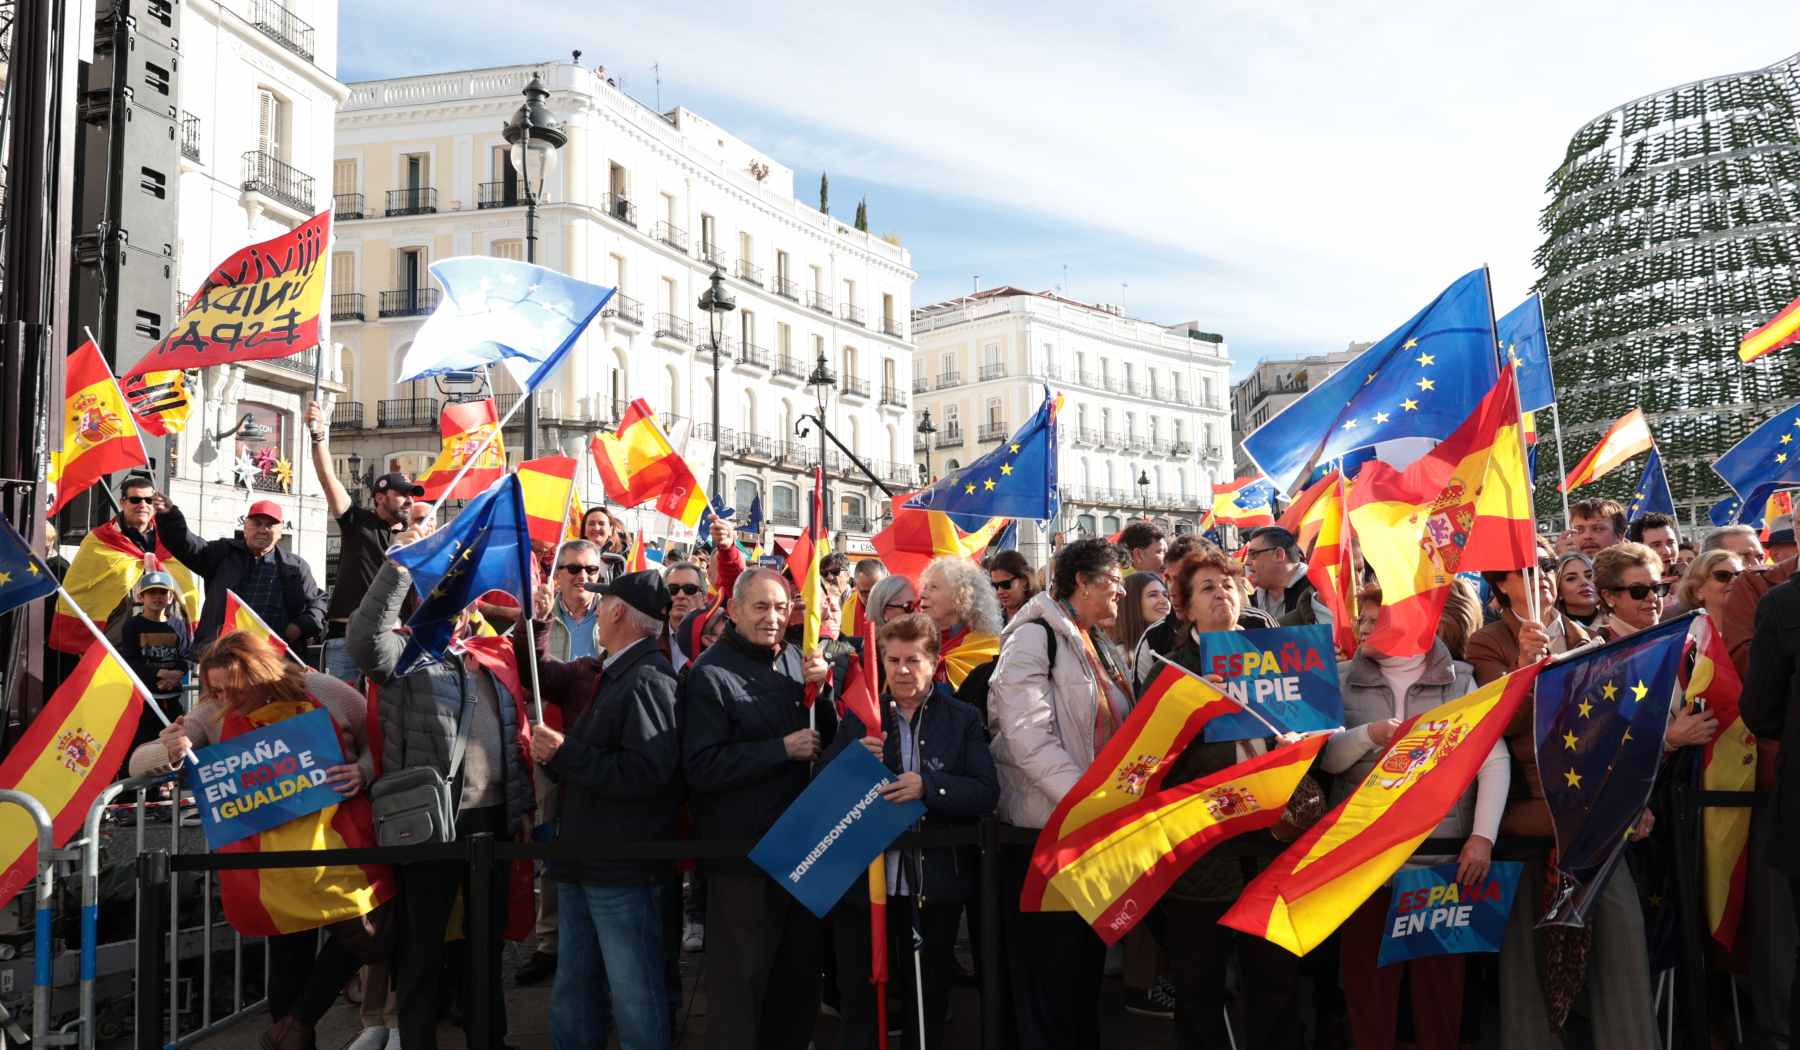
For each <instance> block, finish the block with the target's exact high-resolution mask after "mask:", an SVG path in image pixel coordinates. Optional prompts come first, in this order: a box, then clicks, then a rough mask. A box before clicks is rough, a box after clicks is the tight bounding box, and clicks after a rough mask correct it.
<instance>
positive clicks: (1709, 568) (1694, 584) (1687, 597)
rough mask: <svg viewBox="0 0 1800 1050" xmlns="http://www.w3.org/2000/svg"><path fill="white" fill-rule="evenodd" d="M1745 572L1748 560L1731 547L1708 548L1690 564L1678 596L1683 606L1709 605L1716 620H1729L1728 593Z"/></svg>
mask: <svg viewBox="0 0 1800 1050" xmlns="http://www.w3.org/2000/svg"><path fill="white" fill-rule="evenodd" d="M1743 572H1744V563H1743V561H1742V560H1741V559H1740V558H1738V556H1737V555H1736V554H1733V553H1732V552H1731V551H1726V550H1717V551H1707V552H1706V553H1705V554H1702V555H1700V556H1699V557H1698V558H1695V559H1694V560H1693V561H1692V562H1690V563H1689V564H1688V567H1687V572H1685V573H1683V574H1682V577H1681V582H1680V583H1678V584H1676V585H1675V598H1676V601H1677V602H1678V603H1679V604H1680V606H1681V608H1682V609H1683V610H1689V609H1705V610H1706V614H1707V615H1708V616H1711V617H1712V618H1713V622H1714V623H1717V624H1723V623H1724V622H1725V596H1726V595H1727V594H1729V593H1731V585H1732V583H1733V582H1735V581H1736V580H1737V578H1738V577H1739V576H1740V575H1742V574H1743Z"/></svg>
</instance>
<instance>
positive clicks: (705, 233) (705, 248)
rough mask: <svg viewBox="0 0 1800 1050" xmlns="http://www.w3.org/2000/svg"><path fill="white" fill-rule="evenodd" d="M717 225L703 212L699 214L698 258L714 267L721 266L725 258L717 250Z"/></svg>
mask: <svg viewBox="0 0 1800 1050" xmlns="http://www.w3.org/2000/svg"><path fill="white" fill-rule="evenodd" d="M716 227H717V223H716V222H715V221H714V220H713V217H712V216H710V215H708V214H706V213H705V212H701V213H700V257H701V258H702V259H705V260H706V261H707V262H709V263H712V264H713V265H715V266H718V265H723V263H724V260H725V256H724V254H723V253H722V252H721V251H720V249H719V239H718V231H717V228H716Z"/></svg>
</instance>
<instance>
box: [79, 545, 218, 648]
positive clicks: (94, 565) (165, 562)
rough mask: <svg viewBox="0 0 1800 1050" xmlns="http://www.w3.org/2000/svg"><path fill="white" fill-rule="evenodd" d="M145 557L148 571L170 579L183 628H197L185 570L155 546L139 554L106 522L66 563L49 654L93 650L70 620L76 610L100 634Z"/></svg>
mask: <svg viewBox="0 0 1800 1050" xmlns="http://www.w3.org/2000/svg"><path fill="white" fill-rule="evenodd" d="M147 556H148V560H149V562H150V563H151V567H152V568H161V569H162V570H163V571H165V572H167V573H168V574H169V575H171V576H173V577H174V578H175V585H176V586H177V587H179V588H181V609H182V612H183V614H184V615H185V616H186V618H187V621H188V623H190V624H192V623H197V622H199V620H200V585H199V584H198V583H196V582H195V580H194V574H193V573H191V572H189V571H188V570H187V566H185V565H183V564H181V563H180V562H178V561H176V560H175V559H174V558H171V557H170V556H169V552H168V550H167V549H166V548H164V547H163V546H162V544H161V543H160V542H159V543H158V544H157V546H156V550H155V551H145V550H142V549H140V548H139V547H138V545H137V544H135V543H133V542H131V540H129V539H127V538H126V536H125V534H124V533H123V532H121V531H119V524H118V522H117V521H106V522H102V523H100V524H99V525H97V526H95V527H94V528H93V529H92V530H90V531H89V532H88V534H87V535H86V536H83V537H82V538H81V546H80V547H79V548H77V549H76V551H75V560H74V561H72V562H70V563H69V572H68V575H67V576H66V577H65V578H64V579H63V595H62V596H60V597H58V598H57V599H56V613H55V615H54V616H52V617H51V620H50V648H52V649H55V650H56V651H57V652H62V653H81V652H85V651H86V650H87V647H88V646H90V645H92V644H93V635H92V634H91V633H89V631H88V629H87V627H86V626H85V625H83V624H82V622H81V618H80V617H79V616H76V615H75V605H79V606H80V608H81V611H82V612H85V613H87V615H88V618H89V619H91V620H93V621H94V622H95V623H97V624H99V625H100V626H101V628H102V629H104V628H105V627H106V622H107V620H109V619H111V618H112V615H113V613H115V612H117V611H118V609H119V607H120V606H121V605H122V604H124V603H125V602H126V601H128V600H129V599H130V597H131V588H132V587H134V586H136V584H137V582H138V578H139V577H141V576H142V575H144V572H145V571H146V570H145V567H144V563H145V561H146V558H147ZM71 600H73V602H74V603H75V605H71V604H70V602H71Z"/></svg>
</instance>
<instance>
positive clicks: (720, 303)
mask: <svg viewBox="0 0 1800 1050" xmlns="http://www.w3.org/2000/svg"><path fill="white" fill-rule="evenodd" d="M700 309H702V310H704V311H706V325H707V331H708V332H709V334H711V336H712V373H713V375H712V439H713V455H712V498H713V500H714V501H715V502H714V506H719V507H722V506H724V505H725V494H724V491H723V490H722V489H720V488H719V484H720V480H719V442H720V437H719V355H720V354H721V353H722V352H723V351H722V350H721V349H720V346H719V342H720V338H721V336H722V334H723V332H724V328H725V315H726V314H728V313H730V312H731V311H733V310H735V309H737V301H736V300H735V299H733V298H732V297H731V291H730V290H729V289H727V288H726V287H725V272H724V271H723V270H721V269H719V267H718V265H717V264H716V263H715V264H714V265H713V272H712V279H711V282H710V284H709V285H708V287H707V289H706V291H704V292H701V293H700ZM820 414H821V416H823V411H821V413H820Z"/></svg>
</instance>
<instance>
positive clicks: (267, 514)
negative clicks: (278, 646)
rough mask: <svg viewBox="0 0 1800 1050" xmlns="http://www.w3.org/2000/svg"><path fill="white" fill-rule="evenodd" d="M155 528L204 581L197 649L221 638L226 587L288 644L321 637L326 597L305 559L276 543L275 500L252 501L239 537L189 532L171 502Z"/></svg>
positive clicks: (278, 512)
mask: <svg viewBox="0 0 1800 1050" xmlns="http://www.w3.org/2000/svg"><path fill="white" fill-rule="evenodd" d="M156 532H157V535H158V536H159V537H160V538H161V540H162V544H163V546H164V547H166V548H168V551H169V553H170V554H172V555H174V556H175V559H176V560H177V561H179V562H181V564H183V565H186V566H187V567H188V568H189V569H192V570H193V571H194V573H195V574H196V575H198V576H199V577H200V578H201V579H203V580H205V581H206V605H205V607H204V608H202V609H201V610H200V623H199V625H198V626H196V627H195V628H194V647H195V648H196V649H198V648H200V647H201V646H204V645H206V644H208V643H209V642H211V641H212V640H213V639H214V638H217V637H218V636H219V628H220V625H221V624H223V623H224V621H225V592H226V591H227V590H230V591H232V592H234V593H235V594H236V595H237V596H238V597H239V598H240V599H242V600H243V602H244V604H245V605H248V606H249V607H250V608H252V609H254V610H256V615H258V616H260V617H262V620H263V622H264V623H266V624H268V625H269V627H270V628H271V629H273V630H274V631H275V633H276V634H279V635H281V636H282V637H283V638H286V639H287V641H288V644H289V645H292V646H294V647H296V648H298V647H299V646H301V645H303V644H305V643H307V642H310V641H312V640H315V639H318V638H323V637H324V636H325V607H326V605H327V596H326V594H325V592H324V591H323V590H321V589H320V588H319V585H318V584H317V583H315V582H313V574H312V569H311V568H310V567H308V566H307V564H306V560H305V559H303V558H301V557H299V556H298V555H295V554H289V553H288V552H287V551H284V550H282V549H281V547H280V546H279V541H280V539H281V532H282V513H281V505H280V504H279V503H276V502H275V501H274V500H272V499H265V500H257V501H256V502H255V503H252V504H250V513H248V514H246V515H245V516H244V534H243V536H241V537H238V536H233V537H232V538H230V539H227V540H210V541H209V540H203V539H200V538H199V537H197V536H195V535H193V534H192V533H190V532H189V531H188V524H187V518H185V517H183V516H182V513H181V508H179V507H176V506H173V505H170V506H168V507H167V508H166V509H163V510H160V511H158V512H157V515H156Z"/></svg>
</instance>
